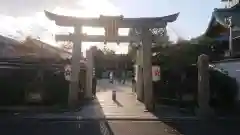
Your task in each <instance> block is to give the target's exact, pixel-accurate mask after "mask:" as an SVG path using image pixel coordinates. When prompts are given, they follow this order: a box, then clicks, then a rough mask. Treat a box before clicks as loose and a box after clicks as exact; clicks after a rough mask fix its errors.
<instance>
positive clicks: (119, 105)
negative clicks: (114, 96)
mask: <svg viewBox="0 0 240 135" xmlns="http://www.w3.org/2000/svg"><path fill="white" fill-rule="evenodd" d="M113 101H114V103H116V104H117V106H118V107H123V105H122V104H121V103H120V102H119V101H118V100H113Z"/></svg>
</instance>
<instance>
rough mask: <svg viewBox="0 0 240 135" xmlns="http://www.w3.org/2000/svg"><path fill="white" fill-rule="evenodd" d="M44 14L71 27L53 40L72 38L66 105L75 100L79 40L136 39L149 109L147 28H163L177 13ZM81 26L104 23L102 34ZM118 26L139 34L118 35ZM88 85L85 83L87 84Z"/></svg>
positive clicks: (175, 17)
mask: <svg viewBox="0 0 240 135" xmlns="http://www.w3.org/2000/svg"><path fill="white" fill-rule="evenodd" d="M45 15H46V16H47V17H48V18H49V19H50V20H53V21H55V24H56V25H58V26H68V27H74V33H73V34H70V35H56V40H57V41H71V42H73V50H72V63H71V65H72V75H71V81H70V89H69V98H68V101H69V105H70V106H72V105H74V104H76V102H77V92H78V91H79V88H78V86H79V85H78V80H79V76H78V75H79V72H80V66H79V61H80V58H81V46H82V45H81V44H82V42H83V41H85V42H104V43H107V42H117V43H120V42H137V43H138V44H140V43H141V44H142V49H143V52H144V53H143V78H144V79H143V82H144V88H145V90H144V93H145V96H144V97H145V99H144V102H145V106H146V109H148V110H152V109H153V90H152V80H151V79H150V78H152V72H151V70H152V62H151V58H152V53H151V45H152V39H153V38H152V33H151V32H150V31H149V29H150V28H165V27H166V25H167V23H168V22H173V21H175V20H176V19H177V17H178V13H177V14H173V15H170V16H165V17H155V18H123V16H100V17H99V18H76V17H70V16H61V15H56V14H53V13H50V12H47V11H45ZM82 26H92V27H104V28H105V35H104V36H100V35H97V36H96V35H85V34H83V33H82ZM119 28H137V29H140V30H141V34H140V35H135V36H130V35H129V36H119V35H118V29H119ZM87 85H89V84H87ZM91 93H92V92H91V89H87V92H86V95H85V96H86V97H91Z"/></svg>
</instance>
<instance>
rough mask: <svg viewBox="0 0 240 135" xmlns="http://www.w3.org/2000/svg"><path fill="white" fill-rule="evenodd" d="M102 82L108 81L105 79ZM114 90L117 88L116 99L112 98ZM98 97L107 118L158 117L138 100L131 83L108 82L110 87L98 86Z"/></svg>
mask: <svg viewBox="0 0 240 135" xmlns="http://www.w3.org/2000/svg"><path fill="white" fill-rule="evenodd" d="M100 83H107V82H104V80H103V81H102V82H100ZM100 85H101V84H100ZM103 86H104V85H103ZM113 90H116V101H113V100H112V91H113ZM97 99H98V101H99V103H100V105H101V108H102V110H103V112H104V115H105V117H106V118H110V119H111V118H113V119H114V118H116V119H118V118H121V119H124V118H141V119H143V118H147V119H157V117H156V116H154V115H153V114H152V113H149V112H146V111H145V106H144V104H142V103H141V102H139V101H137V100H136V96H135V94H134V93H133V92H132V89H131V87H129V85H122V84H108V87H105V88H101V87H100V88H98V93H97Z"/></svg>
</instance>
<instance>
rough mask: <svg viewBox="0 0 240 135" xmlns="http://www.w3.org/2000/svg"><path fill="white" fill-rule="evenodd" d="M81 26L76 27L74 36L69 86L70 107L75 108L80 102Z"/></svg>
mask: <svg viewBox="0 0 240 135" xmlns="http://www.w3.org/2000/svg"><path fill="white" fill-rule="evenodd" d="M81 29H82V27H81V26H75V27H74V36H73V39H72V40H73V49H72V60H71V68H72V73H71V80H70V86H69V95H68V105H69V106H70V107H74V106H75V105H76V104H77V102H78V92H79V91H80V89H79V74H80V59H81V45H82V42H81V40H80V39H79V38H77V37H81Z"/></svg>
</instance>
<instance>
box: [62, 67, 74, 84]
mask: <svg viewBox="0 0 240 135" xmlns="http://www.w3.org/2000/svg"><path fill="white" fill-rule="evenodd" d="M71 71H72V69H71V65H66V66H65V73H64V76H65V79H66V80H67V81H70V79H71Z"/></svg>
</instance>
